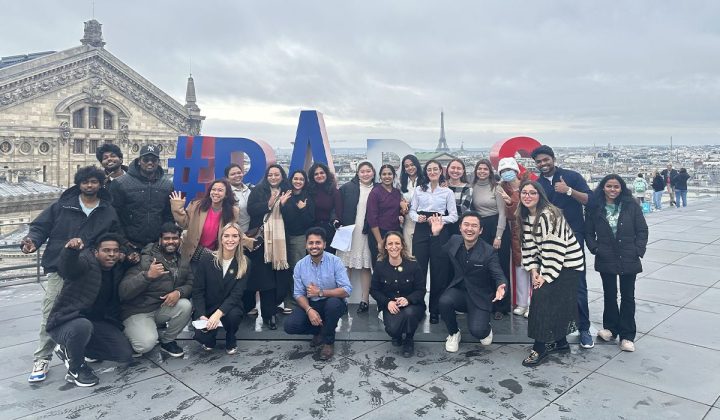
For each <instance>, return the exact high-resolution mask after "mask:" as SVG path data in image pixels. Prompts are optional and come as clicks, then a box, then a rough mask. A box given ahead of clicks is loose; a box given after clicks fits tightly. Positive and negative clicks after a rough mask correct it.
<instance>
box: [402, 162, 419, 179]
mask: <svg viewBox="0 0 720 420" xmlns="http://www.w3.org/2000/svg"><path fill="white" fill-rule="evenodd" d="M403 168H404V169H405V173H406V174H408V176H409V177H410V178H413V177H415V175H417V166H415V164H414V163H413V161H412V160H410V159H405V161H404V162H403Z"/></svg>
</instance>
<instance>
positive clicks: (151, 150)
mask: <svg viewBox="0 0 720 420" xmlns="http://www.w3.org/2000/svg"><path fill="white" fill-rule="evenodd" d="M145 155H153V156H157V157H160V148H159V147H157V146H155V145H152V144H146V145H145V146H143V147H142V149H140V157H143V156H145Z"/></svg>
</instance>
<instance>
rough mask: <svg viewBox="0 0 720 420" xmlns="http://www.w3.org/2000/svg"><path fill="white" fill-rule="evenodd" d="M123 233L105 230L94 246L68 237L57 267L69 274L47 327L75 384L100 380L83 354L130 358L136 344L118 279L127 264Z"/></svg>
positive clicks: (89, 384) (126, 361)
mask: <svg viewBox="0 0 720 420" xmlns="http://www.w3.org/2000/svg"><path fill="white" fill-rule="evenodd" d="M121 242H122V240H121V238H120V237H119V236H117V235H115V234H110V233H109V234H105V235H102V236H100V237H99V238H98V239H97V243H96V246H95V249H89V248H85V245H84V243H83V240H82V239H80V238H73V239H70V240H69V241H68V242H67V244H65V248H64V249H63V250H62V251H61V252H60V265H59V267H58V272H59V273H60V275H61V276H62V278H63V279H64V280H65V283H64V285H63V288H62V291H61V292H60V295H58V297H57V300H56V301H55V305H54V306H53V308H52V311H51V312H50V315H49V316H48V322H47V332H48V334H49V335H50V337H51V338H52V339H53V340H54V341H55V342H56V343H57V346H56V347H55V354H56V355H57V356H58V358H60V360H62V361H63V362H64V363H65V367H67V370H68V371H67V375H65V380H67V381H68V382H70V383H74V384H75V385H77V386H82V387H88V386H94V385H97V383H98V382H99V380H98V377H97V376H96V375H95V372H93V370H92V368H90V367H89V366H88V365H87V363H86V362H85V358H86V357H87V358H91V359H96V360H113V361H117V362H121V363H129V362H131V361H132V347H130V342H128V339H127V338H126V337H125V335H124V334H123V332H122V328H123V325H122V323H121V322H120V320H119V312H120V311H119V305H120V301H119V299H118V293H117V290H118V284H119V283H120V280H121V279H122V276H123V273H124V267H123V266H122V265H121V264H117V262H118V259H119V258H120V243H121Z"/></svg>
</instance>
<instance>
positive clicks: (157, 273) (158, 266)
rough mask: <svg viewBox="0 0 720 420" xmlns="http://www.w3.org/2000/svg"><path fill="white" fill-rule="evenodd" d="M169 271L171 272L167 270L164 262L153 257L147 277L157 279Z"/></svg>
mask: <svg viewBox="0 0 720 420" xmlns="http://www.w3.org/2000/svg"><path fill="white" fill-rule="evenodd" d="M167 273H169V271H166V270H165V267H164V266H163V265H162V263H160V262H158V260H157V259H155V258H153V261H152V263H150V268H148V271H147V275H146V277H147V278H148V279H150V280H155V279H157V278H160V277H161V276H163V275H165V274H167Z"/></svg>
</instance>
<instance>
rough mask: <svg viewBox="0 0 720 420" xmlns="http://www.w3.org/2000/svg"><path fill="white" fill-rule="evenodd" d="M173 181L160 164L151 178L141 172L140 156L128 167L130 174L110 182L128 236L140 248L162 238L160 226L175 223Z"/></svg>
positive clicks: (116, 206)
mask: <svg viewBox="0 0 720 420" xmlns="http://www.w3.org/2000/svg"><path fill="white" fill-rule="evenodd" d="M171 192H173V184H172V180H171V179H170V178H169V177H166V176H165V172H164V171H163V169H162V168H160V167H158V168H157V171H156V174H155V178H154V179H153V180H150V179H149V178H146V177H145V176H144V175H143V174H142V172H141V171H140V167H139V166H138V159H135V160H134V161H133V163H132V164H130V167H129V168H128V171H127V174H125V175H124V176H121V177H120V178H118V179H116V180H115V181H113V182H112V183H111V184H110V193H111V194H112V199H113V206H114V207H115V210H116V211H117V214H118V217H119V218H120V225H121V226H122V229H123V232H124V234H125V239H127V240H128V241H130V242H132V243H133V244H134V245H135V246H136V247H140V248H142V247H144V246H145V245H147V244H149V243H150V242H155V241H157V240H158V238H159V237H160V226H162V224H163V223H165V222H172V221H173V217H172V213H171V211H170V193H171Z"/></svg>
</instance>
